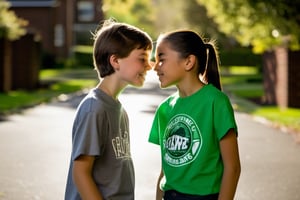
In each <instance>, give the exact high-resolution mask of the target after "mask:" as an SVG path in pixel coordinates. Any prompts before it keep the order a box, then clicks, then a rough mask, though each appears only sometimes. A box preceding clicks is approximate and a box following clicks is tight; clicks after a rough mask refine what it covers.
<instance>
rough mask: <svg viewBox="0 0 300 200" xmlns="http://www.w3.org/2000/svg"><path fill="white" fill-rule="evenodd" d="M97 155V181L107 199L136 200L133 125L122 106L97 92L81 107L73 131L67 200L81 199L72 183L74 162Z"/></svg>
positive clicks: (85, 100)
mask: <svg viewBox="0 0 300 200" xmlns="http://www.w3.org/2000/svg"><path fill="white" fill-rule="evenodd" d="M80 155H91V156H95V157H96V159H95V162H94V167H93V178H94V180H95V182H96V184H97V186H98V189H99V191H100V192H101V194H102V195H103V197H104V199H105V200H133V199H134V184H135V182H134V167H133V162H132V159H131V153H130V139H129V122H128V116H127V113H126V111H125V110H124V109H123V107H122V105H121V103H120V102H119V101H116V100H115V99H113V98H112V97H110V96H108V95H107V94H105V93H104V92H103V91H101V90H99V89H93V90H91V91H90V93H89V94H88V95H87V96H86V97H85V98H84V99H83V100H82V102H81V103H80V105H79V106H78V108H77V112H76V117H75V120H74V124H73V130H72V155H71V162H70V168H69V175H68V180H67V186H66V191H65V200H80V199H81V198H80V196H79V194H78V191H77V189H76V186H75V185H74V182H73V180H72V167H73V162H74V160H76V159H77V158H78V157H79V156H80Z"/></svg>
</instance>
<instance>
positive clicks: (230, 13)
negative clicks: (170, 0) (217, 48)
mask: <svg viewBox="0 0 300 200" xmlns="http://www.w3.org/2000/svg"><path fill="white" fill-rule="evenodd" d="M197 1H198V3H199V4H202V5H204V6H205V7H206V9H207V13H208V15H209V16H211V17H213V19H214V20H215V22H216V23H217V24H218V26H219V29H220V30H221V31H222V32H224V33H225V34H226V35H228V36H233V37H234V38H235V39H236V40H237V41H238V42H240V43H241V44H242V45H243V46H252V47H253V50H254V52H256V53H262V52H264V51H266V50H271V49H273V48H274V47H277V46H280V45H288V46H289V47H290V48H291V49H299V48H300V45H299V36H300V26H299V25H300V14H299V13H298V10H299V9H300V1H299V0H197Z"/></svg>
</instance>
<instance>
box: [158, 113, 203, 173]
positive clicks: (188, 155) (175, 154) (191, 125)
mask: <svg viewBox="0 0 300 200" xmlns="http://www.w3.org/2000/svg"><path fill="white" fill-rule="evenodd" d="M163 142H164V148H165V155H164V160H165V161H166V163H168V164H169V165H171V166H173V167H179V166H183V165H187V164H189V163H191V162H192V161H193V160H194V159H195V158H196V157H197V155H198V153H199V151H200V149H201V146H202V137H201V133H200V130H199V128H198V126H197V124H196V123H195V121H194V120H193V119H192V118H191V117H190V116H188V115H184V114H179V115H176V116H174V117H173V118H172V119H171V120H170V121H169V123H168V125H167V128H166V131H165V134H164V138H163Z"/></svg>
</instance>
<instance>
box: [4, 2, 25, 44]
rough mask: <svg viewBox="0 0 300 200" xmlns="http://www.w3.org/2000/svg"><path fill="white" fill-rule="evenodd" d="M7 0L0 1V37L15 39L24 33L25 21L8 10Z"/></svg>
mask: <svg viewBox="0 0 300 200" xmlns="http://www.w3.org/2000/svg"><path fill="white" fill-rule="evenodd" d="M9 7H10V4H9V2H7V1H0V38H5V39H8V40H16V39H18V38H20V37H21V36H22V35H24V34H25V33H26V29H25V26H26V25H27V23H28V22H27V21H26V20H24V19H22V18H18V17H17V16H16V14H15V13H14V12H13V11H11V10H9Z"/></svg>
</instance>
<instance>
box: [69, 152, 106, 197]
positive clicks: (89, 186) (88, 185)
mask: <svg viewBox="0 0 300 200" xmlns="http://www.w3.org/2000/svg"><path fill="white" fill-rule="evenodd" d="M94 161H95V157H94V156H85V155H82V156H79V157H78V158H77V159H76V160H75V161H74V164H73V171H72V173H73V180H74V182H75V185H76V187H77V190H78V192H79V194H80V197H81V199H82V200H103V198H102V196H101V194H100V192H99V190H98V188H97V186H96V184H95V181H94V179H93V177H92V169H93V164H94Z"/></svg>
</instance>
